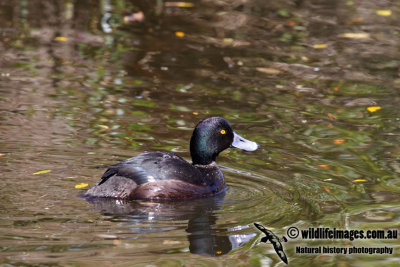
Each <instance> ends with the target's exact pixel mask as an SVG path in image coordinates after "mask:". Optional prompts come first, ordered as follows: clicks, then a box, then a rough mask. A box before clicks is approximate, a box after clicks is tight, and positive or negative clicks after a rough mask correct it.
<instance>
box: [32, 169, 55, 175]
mask: <svg viewBox="0 0 400 267" xmlns="http://www.w3.org/2000/svg"><path fill="white" fill-rule="evenodd" d="M49 172H51V170H43V171H38V172H35V173H33V175H38V174H44V173H49Z"/></svg>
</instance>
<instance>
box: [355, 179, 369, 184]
mask: <svg viewBox="0 0 400 267" xmlns="http://www.w3.org/2000/svg"><path fill="white" fill-rule="evenodd" d="M366 181H367V180H365V179H355V180H353V182H354V183H361V182H366Z"/></svg>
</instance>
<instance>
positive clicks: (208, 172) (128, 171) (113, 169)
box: [85, 152, 225, 200]
mask: <svg viewBox="0 0 400 267" xmlns="http://www.w3.org/2000/svg"><path fill="white" fill-rule="evenodd" d="M224 189H225V180H224V176H223V174H222V172H221V170H220V169H219V167H218V165H217V164H216V163H215V162H212V163H211V164H208V165H192V164H190V163H188V162H187V161H186V160H184V159H183V158H181V157H179V156H177V155H175V154H173V153H168V152H149V153H143V154H140V155H138V156H136V157H133V158H130V159H128V160H125V161H123V162H121V163H118V164H116V165H112V166H110V167H109V169H108V170H107V171H106V172H105V173H104V175H103V177H102V180H101V181H100V182H99V183H97V184H96V185H94V186H93V187H92V188H91V189H89V190H88V191H87V192H86V193H85V196H86V197H109V198H121V199H156V200H166V199H190V198H201V197H208V196H212V195H214V194H216V193H218V192H221V191H222V190H224Z"/></svg>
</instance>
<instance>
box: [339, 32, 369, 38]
mask: <svg viewBox="0 0 400 267" xmlns="http://www.w3.org/2000/svg"><path fill="white" fill-rule="evenodd" d="M339 37H343V38H349V39H368V38H370V37H371V35H370V34H369V33H366V32H348V33H342V34H339Z"/></svg>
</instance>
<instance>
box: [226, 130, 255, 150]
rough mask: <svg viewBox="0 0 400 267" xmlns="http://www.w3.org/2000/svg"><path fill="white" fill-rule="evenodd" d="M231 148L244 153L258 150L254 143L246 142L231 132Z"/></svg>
mask: <svg viewBox="0 0 400 267" xmlns="http://www.w3.org/2000/svg"><path fill="white" fill-rule="evenodd" d="M232 147H236V148H240V149H243V150H245V151H254V150H256V149H257V148H258V144H257V143H256V142H253V141H250V140H247V139H245V138H243V137H241V136H240V135H238V134H237V133H235V132H233V142H232Z"/></svg>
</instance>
